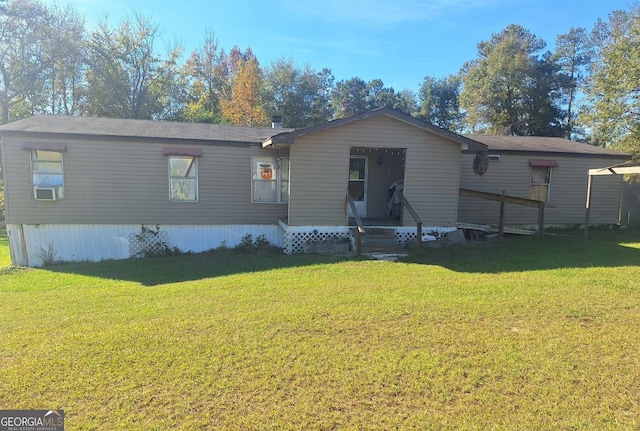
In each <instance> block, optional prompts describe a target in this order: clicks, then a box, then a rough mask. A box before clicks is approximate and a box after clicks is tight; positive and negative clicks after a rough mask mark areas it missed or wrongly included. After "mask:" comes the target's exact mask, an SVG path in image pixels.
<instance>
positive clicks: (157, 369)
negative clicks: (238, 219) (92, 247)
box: [0, 231, 640, 430]
mask: <svg viewBox="0 0 640 431" xmlns="http://www.w3.org/2000/svg"><path fill="white" fill-rule="evenodd" d="M591 238H592V240H591V241H590V242H589V243H587V244H584V243H583V242H582V241H581V240H580V238H579V234H577V235H575V236H572V237H565V236H560V237H548V238H545V239H543V240H537V239H535V238H507V239H504V240H502V241H496V242H491V243H489V242H487V243H481V244H478V245H475V246H469V247H466V248H461V247H455V248H450V249H426V250H425V251H424V252H414V253H413V254H412V255H411V256H410V257H409V258H408V259H406V260H405V261H404V262H378V261H368V260H353V259H352V260H349V259H339V258H331V257H318V256H283V255H272V256H246V255H238V254H233V253H231V252H227V253H211V254H203V255H192V256H174V257H167V258H150V259H144V260H129V261H120V262H102V263H97V264H88V263H78V264H64V265H58V266H53V267H50V268H46V269H11V270H4V271H3V272H2V273H1V275H0V295H1V297H2V301H0V315H1V316H2V319H0V336H1V340H2V341H1V342H0V343H1V344H0V408H2V409H31V408H33V409H36V408H37V409H52V408H59V409H64V410H65V415H66V423H67V428H68V429H69V430H102V429H127V430H129V429H144V430H174V429H179V430H193V429H256V430H268V429H274V430H275V429H305V430H306V429H384V430H387V429H442V430H457V429H478V430H484V429H497V430H514V429H531V430H558V429H565V430H570V429H572V430H578V429H579V430H584V429H587V430H589V429H591V430H603V429H605V430H606V429H610V430H614V429H615V430H636V429H639V428H640V390H639V388H640V355H639V354H638V352H640V331H638V328H639V327H640V287H639V283H638V280H640V267H639V266H638V263H640V232H638V231H626V232H617V231H600V232H595V233H593V234H592V236H591ZM0 241H2V240H0ZM3 249H6V243H4V244H3V243H0V260H1V259H3V258H4V257H3V256H6V255H7V254H8V252H7V253H5V252H4V251H2V250H3ZM4 259H6V258H4Z"/></svg>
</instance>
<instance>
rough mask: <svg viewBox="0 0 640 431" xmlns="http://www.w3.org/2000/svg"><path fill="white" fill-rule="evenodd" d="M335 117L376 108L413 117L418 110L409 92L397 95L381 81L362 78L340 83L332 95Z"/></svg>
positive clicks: (413, 97)
mask: <svg viewBox="0 0 640 431" xmlns="http://www.w3.org/2000/svg"><path fill="white" fill-rule="evenodd" d="M331 103H332V105H333V108H334V115H335V117H337V118H340V117H347V116H351V115H355V114H359V113H362V112H366V111H370V110H372V109H376V108H383V107H388V108H393V109H397V110H399V111H402V112H404V113H405V114H408V115H411V114H412V113H413V112H414V111H415V109H416V102H415V96H414V95H413V93H411V92H410V91H408V90H403V91H401V92H398V93H396V91H395V90H394V89H393V88H392V87H385V86H384V83H383V82H382V80H381V79H373V80H371V81H369V82H365V81H364V80H362V79H360V78H357V77H355V78H351V79H349V80H347V81H339V82H338V83H336V86H335V87H334V89H333V92H332V94H331Z"/></svg>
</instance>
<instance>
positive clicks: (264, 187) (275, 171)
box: [251, 157, 289, 203]
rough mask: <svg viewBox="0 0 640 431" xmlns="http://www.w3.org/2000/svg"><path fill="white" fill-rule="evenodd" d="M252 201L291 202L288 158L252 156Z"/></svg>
mask: <svg viewBox="0 0 640 431" xmlns="http://www.w3.org/2000/svg"><path fill="white" fill-rule="evenodd" d="M251 202H253V203H286V202H289V159H288V158H283V157H252V158H251Z"/></svg>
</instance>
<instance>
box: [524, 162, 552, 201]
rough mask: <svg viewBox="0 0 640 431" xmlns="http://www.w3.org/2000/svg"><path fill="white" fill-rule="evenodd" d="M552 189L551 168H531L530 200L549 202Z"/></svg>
mask: <svg viewBox="0 0 640 431" xmlns="http://www.w3.org/2000/svg"><path fill="white" fill-rule="evenodd" d="M550 187H551V167H548V166H531V183H530V185H529V199H533V200H536V201H542V202H549V189H550Z"/></svg>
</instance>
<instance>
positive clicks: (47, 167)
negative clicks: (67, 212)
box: [31, 150, 64, 200]
mask: <svg viewBox="0 0 640 431" xmlns="http://www.w3.org/2000/svg"><path fill="white" fill-rule="evenodd" d="M31 181H32V183H33V198H34V199H38V200H56V199H64V169H63V167H62V152H60V151H46V150H31Z"/></svg>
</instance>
